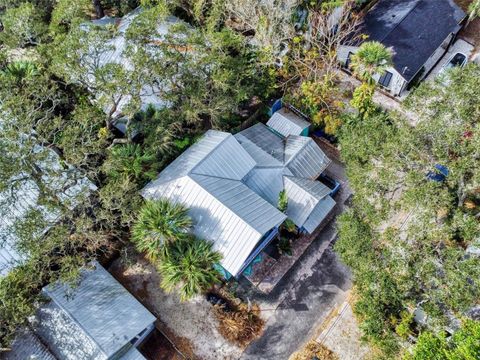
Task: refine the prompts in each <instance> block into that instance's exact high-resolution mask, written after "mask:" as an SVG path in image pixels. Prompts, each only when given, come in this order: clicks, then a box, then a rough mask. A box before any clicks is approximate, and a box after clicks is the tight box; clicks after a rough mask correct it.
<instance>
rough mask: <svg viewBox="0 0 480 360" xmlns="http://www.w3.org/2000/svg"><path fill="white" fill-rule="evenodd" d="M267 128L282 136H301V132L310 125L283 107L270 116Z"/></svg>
mask: <svg viewBox="0 0 480 360" xmlns="http://www.w3.org/2000/svg"><path fill="white" fill-rule="evenodd" d="M267 126H268V127H270V128H272V129H273V130H275V131H276V132H278V133H279V134H280V135H282V136H288V135H301V134H302V132H303V130H305V129H306V128H308V127H310V123H309V122H308V121H306V120H303V119H302V118H301V117H300V116H298V115H296V114H295V113H293V112H292V111H290V110H288V108H286V107H283V108H281V109H280V110H278V111H276V112H275V113H274V114H273V115H272V117H271V118H270V119H269V120H268V122H267Z"/></svg>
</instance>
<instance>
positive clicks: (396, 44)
mask: <svg viewBox="0 0 480 360" xmlns="http://www.w3.org/2000/svg"><path fill="white" fill-rule="evenodd" d="M464 17H465V13H464V12H463V11H462V10H461V9H460V8H459V7H458V6H457V5H456V4H455V2H454V1H453V0H402V1H399V0H379V1H378V2H377V3H376V4H375V5H374V6H373V7H372V9H371V10H370V11H369V12H368V13H367V14H366V15H365V18H364V21H363V24H362V25H361V27H360V31H361V32H362V33H364V34H367V35H368V36H369V38H368V40H375V41H379V42H381V43H382V44H383V45H385V46H386V47H390V48H392V49H393V51H394V56H393V63H394V66H395V69H396V70H397V71H398V72H399V74H400V75H401V76H402V77H404V78H405V79H406V80H407V81H410V80H411V79H412V78H413V77H414V76H415V75H416V74H417V72H418V71H419V70H420V69H421V68H422V66H423V65H424V64H425V62H426V61H427V60H428V59H429V58H430V56H431V55H432V54H433V53H434V52H435V50H436V49H438V48H439V47H440V45H441V44H442V43H443V42H444V40H445V39H446V38H447V36H448V35H449V34H451V33H454V34H455V33H456V32H458V30H459V29H460V26H459V24H460V22H461V21H462V20H463V19H464Z"/></svg>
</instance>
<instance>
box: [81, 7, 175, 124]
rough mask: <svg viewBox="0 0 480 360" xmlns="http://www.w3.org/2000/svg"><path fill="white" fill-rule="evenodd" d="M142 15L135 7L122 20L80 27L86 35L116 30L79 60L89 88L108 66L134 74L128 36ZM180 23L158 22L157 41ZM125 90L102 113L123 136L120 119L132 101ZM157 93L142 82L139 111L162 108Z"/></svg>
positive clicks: (124, 120) (169, 18)
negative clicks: (114, 102) (117, 67)
mask: <svg viewBox="0 0 480 360" xmlns="http://www.w3.org/2000/svg"><path fill="white" fill-rule="evenodd" d="M141 12H142V8H141V7H138V8H137V9H135V10H134V11H132V12H130V13H129V14H127V15H125V16H123V17H121V18H113V17H109V16H105V17H103V18H101V19H97V20H93V21H91V22H88V23H84V24H82V29H83V30H85V31H89V30H90V29H91V27H92V26H97V27H100V28H107V29H108V28H114V29H115V32H114V34H115V36H113V37H112V38H110V39H108V40H107V42H106V44H102V45H101V49H99V48H96V47H94V46H92V48H91V49H90V50H89V52H88V53H87V54H84V56H82V60H81V61H82V65H83V66H84V67H85V69H88V70H89V71H88V73H87V79H86V80H87V83H88V84H89V86H90V87H91V88H95V85H94V84H95V71H97V70H98V69H101V68H103V67H105V66H107V65H109V64H117V65H121V66H122V67H123V68H124V69H125V70H126V71H135V68H134V66H133V64H132V62H131V61H130V60H129V56H128V55H127V52H128V40H127V38H128V36H127V34H128V30H129V28H130V26H131V25H132V23H133V22H134V21H135V19H136V18H137V17H138V15H139V14H140V13H141ZM180 22H181V20H180V19H178V18H176V17H174V16H167V17H166V18H165V19H164V20H163V21H161V22H159V24H158V25H157V27H156V34H155V39H156V41H162V39H163V38H164V36H165V35H167V34H168V32H169V29H170V27H172V26H173V25H175V24H178V23H180ZM144 47H145V48H146V49H147V50H149V49H152V48H153V47H155V42H154V41H152V42H151V43H150V44H144ZM75 76H77V75H76V74H72V77H73V78H74V77H75ZM83 80H85V79H83ZM125 90H126V91H125V93H118V95H117V96H116V98H117V99H118V102H117V103H116V104H115V106H114V107H113V105H112V107H104V109H103V110H104V111H105V113H107V114H110V113H111V114H112V116H113V118H117V120H116V122H115V127H116V128H117V129H118V130H120V131H121V132H123V133H126V131H127V128H126V124H127V123H128V119H127V118H125V117H124V115H123V110H124V109H125V108H126V107H127V106H128V104H129V103H130V102H131V101H132V95H131V91H130V90H129V89H125ZM160 93H161V89H160V88H159V85H158V84H149V83H147V82H146V81H145V82H144V84H143V86H142V88H141V89H140V91H139V94H138V95H139V101H140V110H146V109H147V108H148V107H149V106H152V107H154V108H163V107H165V106H166V105H167V103H166V102H165V101H164V100H163V99H162V98H161V96H160ZM95 95H96V97H97V99H100V98H101V97H102V94H101V93H96V94H95Z"/></svg>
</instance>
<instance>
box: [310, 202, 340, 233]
mask: <svg viewBox="0 0 480 360" xmlns="http://www.w3.org/2000/svg"><path fill="white" fill-rule="evenodd" d="M334 206H335V200H333V199H332V198H331V197H330V196H329V195H327V196H325V197H324V198H323V199H322V200H320V201H319V202H318V204H317V206H315V208H314V209H313V210H312V212H311V213H310V215H309V217H308V219H307V221H305V223H304V224H303V228H304V229H305V230H307V232H308V233H310V234H311V233H313V232H314V231H315V229H316V228H317V227H318V225H320V223H321V222H322V221H323V220H324V219H325V218H326V217H327V216H328V214H329V213H330V211H332V209H333V208H334Z"/></svg>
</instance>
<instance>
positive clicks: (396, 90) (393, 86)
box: [337, 45, 406, 96]
mask: <svg viewBox="0 0 480 360" xmlns="http://www.w3.org/2000/svg"><path fill="white" fill-rule="evenodd" d="M357 50H358V47H357V46H344V45H342V46H340V47H339V48H338V50H337V59H338V61H339V62H340V63H341V64H342V65H345V63H346V61H347V58H348V54H349V53H353V54H355V53H356V52H357ZM387 71H388V72H390V73H392V80H391V81H390V84H389V86H388V88H384V89H385V90H386V91H388V92H390V93H391V94H392V95H394V96H397V95H400V93H401V92H402V90H403V88H404V86H406V81H405V79H404V78H403V77H402V76H401V75H400V74H399V73H398V71H397V70H395V69H394V68H393V67H389V68H388V69H387ZM374 79H375V80H376V81H378V79H380V75H378V74H377V75H375V76H374Z"/></svg>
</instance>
